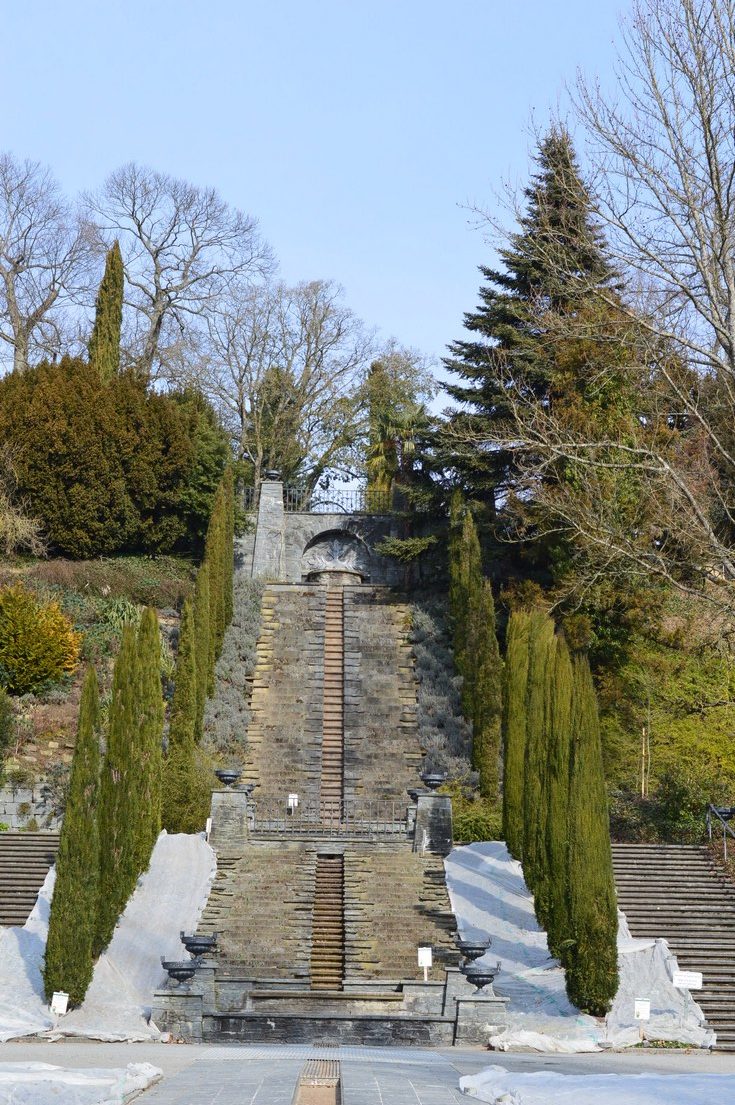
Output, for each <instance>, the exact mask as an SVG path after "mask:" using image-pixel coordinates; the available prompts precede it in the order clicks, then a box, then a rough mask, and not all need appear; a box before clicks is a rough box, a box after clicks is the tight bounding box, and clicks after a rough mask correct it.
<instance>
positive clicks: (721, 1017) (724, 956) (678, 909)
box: [613, 844, 735, 1051]
mask: <svg viewBox="0 0 735 1105" xmlns="http://www.w3.org/2000/svg"><path fill="white" fill-rule="evenodd" d="M613 867H614V871H615V884H616V886H617V891H618V904H619V906H620V908H621V909H622V910H623V912H624V913H625V915H626V917H627V919H628V925H629V926H630V931H631V934H632V935H633V936H642V937H663V938H664V939H666V940H668V942H669V947H670V948H671V950H672V952H673V953H674V955H675V956H676V957H677V959H678V961H679V966H680V967H681V968H682V970H690V971H701V972H702V974H703V982H704V987H703V989H702V990H693V991H692V997H693V998H694V1000H695V1001H696V1002H697V1004H698V1005H700V1006H701V1008H702V1010H703V1012H704V1014H705V1016H706V1018H707V1021H708V1023H709V1024H710V1025H711V1026H712V1028H713V1029H714V1030H715V1032H716V1034H717V1045H716V1046H717V1049H718V1050H725V1051H735V887H734V886H733V884H732V883H731V882H730V881H729V879H727V878H726V876H725V875H724V873H723V872H722V871H721V870H720V869H719V868H717V867H716V866H715V864H714V863H713V861H712V859H711V858H710V856H709V853H708V852H707V849H706V848H702V847H695V846H691V847H686V846H679V845H659V844H613Z"/></svg>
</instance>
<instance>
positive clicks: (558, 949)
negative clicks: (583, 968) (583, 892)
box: [546, 636, 572, 959]
mask: <svg viewBox="0 0 735 1105" xmlns="http://www.w3.org/2000/svg"><path fill="white" fill-rule="evenodd" d="M546 696H547V711H548V716H549V754H548V764H547V776H546V787H547V799H548V808H547V817H546V844H547V863H548V874H549V877H548V899H547V915H546V931H547V934H548V938H549V950H550V951H551V954H552V955H555V956H556V957H557V958H558V959H560V958H562V954H563V949H564V942H565V941H566V940H567V939H568V938H569V935H570V926H569V908H568V907H569V898H568V862H569V847H568V843H569V842H568V828H567V816H568V812H569V774H570V756H571V738H572V662H571V659H570V656H569V649H568V647H567V643H566V641H565V639H564V637H562V636H559V637H557V638H556V641H555V646H554V652H553V658H552V660H551V661H550V663H549V665H548V669H547V677H546Z"/></svg>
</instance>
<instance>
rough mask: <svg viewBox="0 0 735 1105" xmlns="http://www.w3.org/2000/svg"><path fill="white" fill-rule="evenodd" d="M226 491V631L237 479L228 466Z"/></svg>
mask: <svg viewBox="0 0 735 1105" xmlns="http://www.w3.org/2000/svg"><path fill="white" fill-rule="evenodd" d="M222 486H223V489H224V519H225V536H224V548H223V554H222V558H223V569H224V607H225V611H224V612H225V629H227V626H228V625H229V624H230V622H231V621H232V611H233V602H234V600H233V587H234V558H235V479H234V476H233V472H232V466H231V465H229V464H228V465H227V467H226V468H225V472H224V475H223V477H222Z"/></svg>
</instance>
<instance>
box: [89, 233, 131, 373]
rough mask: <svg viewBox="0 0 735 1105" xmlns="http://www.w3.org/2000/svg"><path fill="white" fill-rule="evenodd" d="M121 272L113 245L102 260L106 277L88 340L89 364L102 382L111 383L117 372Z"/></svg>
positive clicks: (123, 280) (119, 256)
mask: <svg viewBox="0 0 735 1105" xmlns="http://www.w3.org/2000/svg"><path fill="white" fill-rule="evenodd" d="M124 282H125V273H124V270H123V261H122V254H121V253H120V246H119V245H118V243H117V242H114V243H113V245H112V247H111V248H110V249H109V250H108V253H107V258H106V260H105V273H104V276H103V277H102V283H101V284H100V287H99V291H98V293H97V304H96V312H95V319H94V327H93V329H92V334H91V337H90V339H89V346H88V348H89V360H90V363H91V364H93V365H95V367H96V368H97V371H98V372H99V375H100V378H101V379H102V380H105V381H106V380H110V379H112V377H113V376H116V375H117V373H118V372H119V370H120V331H121V329H122V311H123V290H124V288H123V286H124Z"/></svg>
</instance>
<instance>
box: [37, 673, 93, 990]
mask: <svg viewBox="0 0 735 1105" xmlns="http://www.w3.org/2000/svg"><path fill="white" fill-rule="evenodd" d="M98 727H99V692H98V688H97V673H96V672H95V670H94V668H93V667H90V668H88V669H87V674H86V675H85V677H84V683H83V685H82V697H81V702H80V704H79V720H78V723H77V739H76V744H75V746H74V758H73V760H72V765H71V777H70V780H69V792H68V795H67V800H66V812H65V814H64V821H63V824H62V826H61V839H60V841H59V851H58V855H57V857H56V885H55V887H54V895H53V898H52V900H51V915H50V918H49V928H48V939H47V941H46V953H45V958H44V970H43V982H44V990H45V993H46V999H47V1001H50V1000H51V997H52V995H53V993H54V991H55V990H64V991H65V992H66V993H68V995H69V1000H70V1003H71V1005H72V1006H77V1005H81V1003H82V1001H83V1000H84V995H85V994H86V992H87V988H88V986H89V983H90V982H91V980H92V971H93V968H94V958H93V954H92V948H93V941H94V935H95V921H96V916H97V900H98V893H99V836H98V832H97V787H98V783H99V768H100V748H99V731H98Z"/></svg>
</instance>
